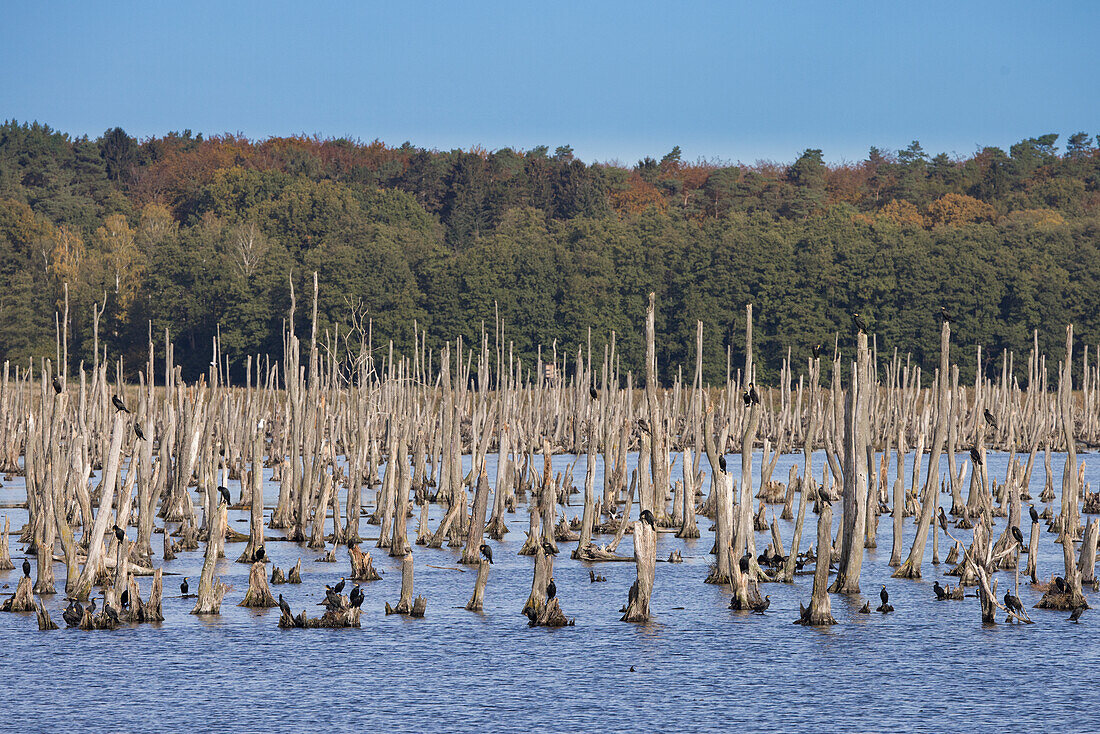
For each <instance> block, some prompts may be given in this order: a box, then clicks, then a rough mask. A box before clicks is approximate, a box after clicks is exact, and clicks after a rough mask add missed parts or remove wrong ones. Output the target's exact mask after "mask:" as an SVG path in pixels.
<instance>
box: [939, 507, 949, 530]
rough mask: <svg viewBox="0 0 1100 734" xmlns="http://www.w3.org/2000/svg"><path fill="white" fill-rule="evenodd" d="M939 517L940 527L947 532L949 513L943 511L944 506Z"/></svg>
mask: <svg viewBox="0 0 1100 734" xmlns="http://www.w3.org/2000/svg"><path fill="white" fill-rule="evenodd" d="M939 519H940V529H941V530H943V532H945V533H946V532H947V513H945V512H944V511H943V508H942V507H941V508H940V510H939Z"/></svg>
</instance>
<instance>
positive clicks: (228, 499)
mask: <svg viewBox="0 0 1100 734" xmlns="http://www.w3.org/2000/svg"><path fill="white" fill-rule="evenodd" d="M218 494H220V495H221V496H222V499H223V500H224V501H225V504H227V505H230V504H232V503H233V499H232V497H230V495H229V487H218Z"/></svg>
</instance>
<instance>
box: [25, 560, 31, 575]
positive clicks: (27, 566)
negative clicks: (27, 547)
mask: <svg viewBox="0 0 1100 734" xmlns="http://www.w3.org/2000/svg"><path fill="white" fill-rule="evenodd" d="M23 575H24V576H26V577H27V578H30V577H31V562H30V561H28V560H27V559H26V558H24V559H23Z"/></svg>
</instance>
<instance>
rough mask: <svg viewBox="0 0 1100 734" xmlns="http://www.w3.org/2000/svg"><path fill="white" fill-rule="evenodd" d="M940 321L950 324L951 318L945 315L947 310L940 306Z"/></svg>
mask: <svg viewBox="0 0 1100 734" xmlns="http://www.w3.org/2000/svg"><path fill="white" fill-rule="evenodd" d="M940 321H942V322H943V323H945V324H950V323H951V321H952V319H951V317H950V316H949V315H948V314H947V309H946V308H944V307H943V306H940Z"/></svg>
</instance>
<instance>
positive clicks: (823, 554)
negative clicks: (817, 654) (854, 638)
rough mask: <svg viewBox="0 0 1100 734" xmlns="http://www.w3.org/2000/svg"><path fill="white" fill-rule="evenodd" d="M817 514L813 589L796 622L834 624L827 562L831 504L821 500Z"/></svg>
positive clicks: (830, 534)
mask: <svg viewBox="0 0 1100 734" xmlns="http://www.w3.org/2000/svg"><path fill="white" fill-rule="evenodd" d="M820 505H821V511H820V513H819V514H818V516H817V568H816V569H815V570H814V589H813V592H812V595H811V597H810V606H809V608H806V607H802V610H801V614H800V615H799V618H798V620H797V623H798V624H804V625H813V626H822V625H829V624H836V620H835V619H833V614H832V602H831V601H830V600H829V563H830V561H831V560H832V552H831V548H832V545H833V538H832V525H833V506H832V505H831V504H830V503H829V502H828V501H826V500H824V499H822V500H821V503H820Z"/></svg>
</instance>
